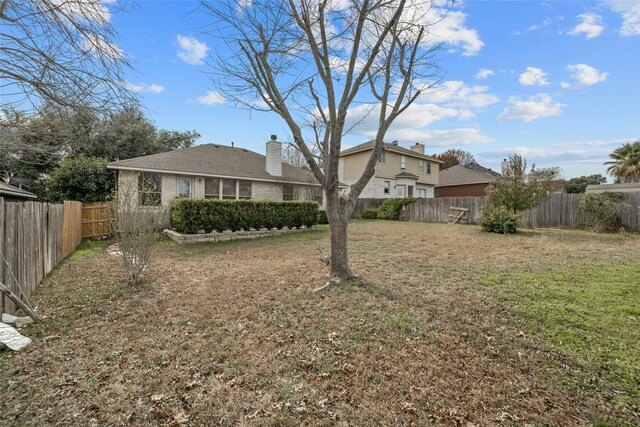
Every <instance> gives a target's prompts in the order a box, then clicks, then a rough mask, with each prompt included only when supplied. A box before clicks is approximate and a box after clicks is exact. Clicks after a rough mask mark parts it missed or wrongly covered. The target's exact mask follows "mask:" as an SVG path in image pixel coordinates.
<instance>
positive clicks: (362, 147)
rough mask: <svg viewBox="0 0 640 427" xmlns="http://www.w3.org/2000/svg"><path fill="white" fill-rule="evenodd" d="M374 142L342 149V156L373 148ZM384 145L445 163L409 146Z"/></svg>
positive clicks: (387, 148) (411, 154)
mask: <svg viewBox="0 0 640 427" xmlns="http://www.w3.org/2000/svg"><path fill="white" fill-rule="evenodd" d="M373 144H374V141H368V142H365V143H362V144H360V145H356V146H355V147H351V148H348V149H346V150H344V151H342V153H340V156H346V155H348V154H353V153H357V152H359V151H365V150H369V149H372V148H373ZM383 147H384V149H385V150H387V151H395V152H396V153H400V154H406V155H409V156H413V157H418V158H420V159H425V160H429V161H431V162H436V163H444V162H443V161H442V160H440V159H436V158H435V157H431V156H427V155H426V154H422V153H418V152H417V151H413V150H410V149H408V148H404V147H401V146H399V145H394V144H389V143H387V142H385V143H384V144H383Z"/></svg>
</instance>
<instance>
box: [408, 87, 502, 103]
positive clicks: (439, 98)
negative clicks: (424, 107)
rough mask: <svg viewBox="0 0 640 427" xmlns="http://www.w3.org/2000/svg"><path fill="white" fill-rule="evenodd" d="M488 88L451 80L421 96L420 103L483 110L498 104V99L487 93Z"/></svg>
mask: <svg viewBox="0 0 640 427" xmlns="http://www.w3.org/2000/svg"><path fill="white" fill-rule="evenodd" d="M488 90H489V88H488V87H487V86H467V85H466V84H465V83H464V82H462V81H459V80H451V81H446V82H444V83H442V84H441V85H440V86H439V87H437V88H434V89H433V91H432V92H428V93H425V94H423V95H421V96H420V102H426V103H435V104H444V105H445V106H448V107H458V108H483V107H486V106H488V105H491V104H495V103H496V102H498V97H497V96H495V95H493V94H491V93H487V91H488Z"/></svg>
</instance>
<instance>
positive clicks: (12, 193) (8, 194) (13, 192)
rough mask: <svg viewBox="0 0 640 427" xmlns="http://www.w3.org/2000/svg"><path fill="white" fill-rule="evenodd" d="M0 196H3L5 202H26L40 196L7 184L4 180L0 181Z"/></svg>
mask: <svg viewBox="0 0 640 427" xmlns="http://www.w3.org/2000/svg"><path fill="white" fill-rule="evenodd" d="M0 197H2V198H3V199H4V201H5V202H26V201H29V200H36V199H37V198H38V196H36V195H35V194H33V193H30V192H28V191H27V190H23V189H21V188H18V187H14V186H13V185H9V184H5V183H4V182H0Z"/></svg>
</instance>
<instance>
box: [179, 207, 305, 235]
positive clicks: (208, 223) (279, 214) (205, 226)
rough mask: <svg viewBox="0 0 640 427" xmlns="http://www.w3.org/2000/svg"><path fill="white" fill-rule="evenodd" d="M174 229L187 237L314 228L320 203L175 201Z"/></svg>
mask: <svg viewBox="0 0 640 427" xmlns="http://www.w3.org/2000/svg"><path fill="white" fill-rule="evenodd" d="M169 218H170V221H171V228H173V229H175V230H176V231H179V232H181V233H186V234H195V233H198V232H201V231H205V232H207V233H209V232H212V231H218V232H223V231H225V230H231V231H239V230H245V231H249V230H250V229H255V230H259V229H261V228H267V229H272V228H277V229H282V228H284V227H288V228H292V227H297V228H299V227H301V226H303V225H304V226H306V227H311V226H313V225H315V224H317V223H318V203H316V202H293V201H291V202H290V201H286V202H284V201H283V202H281V201H264V200H213V199H174V200H173V201H172V202H171V206H170V209H169Z"/></svg>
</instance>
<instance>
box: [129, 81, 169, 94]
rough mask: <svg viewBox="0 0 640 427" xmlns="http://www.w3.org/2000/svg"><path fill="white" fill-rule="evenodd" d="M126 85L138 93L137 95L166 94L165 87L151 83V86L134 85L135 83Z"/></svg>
mask: <svg viewBox="0 0 640 427" xmlns="http://www.w3.org/2000/svg"><path fill="white" fill-rule="evenodd" d="M125 85H126V86H127V88H128V89H129V90H130V91H132V92H137V93H162V92H164V86H161V85H157V84H155V83H151V84H146V83H140V84H134V83H129V82H126V83H125Z"/></svg>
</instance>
